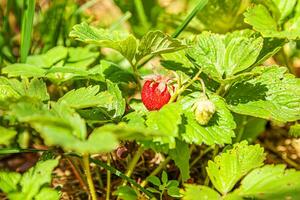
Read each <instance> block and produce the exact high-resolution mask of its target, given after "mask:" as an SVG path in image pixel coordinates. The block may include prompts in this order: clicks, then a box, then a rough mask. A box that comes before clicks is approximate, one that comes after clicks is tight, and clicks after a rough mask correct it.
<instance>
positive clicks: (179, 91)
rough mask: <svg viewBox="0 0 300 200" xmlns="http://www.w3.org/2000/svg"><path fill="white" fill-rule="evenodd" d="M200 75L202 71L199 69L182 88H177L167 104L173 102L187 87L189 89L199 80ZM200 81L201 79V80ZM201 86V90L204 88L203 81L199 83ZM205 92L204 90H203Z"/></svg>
mask: <svg viewBox="0 0 300 200" xmlns="http://www.w3.org/2000/svg"><path fill="white" fill-rule="evenodd" d="M201 73H202V69H200V70H199V71H198V72H197V74H196V75H195V76H194V77H193V78H192V80H190V81H189V82H188V83H187V84H185V85H183V86H182V87H180V88H178V89H177V90H176V91H175V93H174V94H173V96H172V97H171V99H170V101H169V103H172V102H174V101H175V100H176V99H177V98H178V96H179V95H181V93H183V92H184V91H185V90H186V89H187V88H188V87H190V86H191V85H192V84H193V83H194V82H195V81H196V80H200V78H199V76H200V74H201ZM201 80H202V79H201ZM201 85H202V90H203V87H204V88H205V86H204V85H203V81H202V82H201ZM203 91H204V92H205V89H204V90H203Z"/></svg>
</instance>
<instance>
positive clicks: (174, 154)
mask: <svg viewBox="0 0 300 200" xmlns="http://www.w3.org/2000/svg"><path fill="white" fill-rule="evenodd" d="M169 155H170V157H171V159H172V160H174V162H175V165H176V166H177V167H178V168H179V169H180V174H181V177H182V181H183V182H185V181H186V180H187V179H189V178H190V162H189V161H190V151H189V145H188V144H187V143H185V142H182V141H180V140H176V148H175V149H171V150H170V151H169Z"/></svg>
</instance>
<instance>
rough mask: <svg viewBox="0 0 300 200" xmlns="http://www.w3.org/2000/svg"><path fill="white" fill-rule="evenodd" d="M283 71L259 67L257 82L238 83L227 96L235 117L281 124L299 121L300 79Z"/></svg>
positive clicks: (244, 81) (254, 71)
mask: <svg viewBox="0 0 300 200" xmlns="http://www.w3.org/2000/svg"><path fill="white" fill-rule="evenodd" d="M286 71H287V70H286V68H283V67H277V66H272V67H256V68H254V69H253V70H252V72H253V73H256V74H261V75H260V76H256V77H254V78H248V79H246V80H245V79H244V80H241V81H238V82H235V83H234V84H233V85H232V86H231V88H230V89H229V90H228V93H227V95H226V96H225V99H226V102H227V103H228V105H229V108H230V109H231V110H232V111H233V112H236V113H239V114H243V115H251V116H254V117H260V118H264V119H272V120H277V121H282V122H287V121H295V120H298V119H300V79H297V78H295V77H294V76H293V75H291V74H288V73H286Z"/></svg>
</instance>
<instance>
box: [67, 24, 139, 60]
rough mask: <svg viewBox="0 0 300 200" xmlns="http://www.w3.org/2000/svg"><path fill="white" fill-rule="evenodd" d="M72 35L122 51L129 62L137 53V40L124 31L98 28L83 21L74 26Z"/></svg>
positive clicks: (86, 41)
mask: <svg viewBox="0 0 300 200" xmlns="http://www.w3.org/2000/svg"><path fill="white" fill-rule="evenodd" d="M70 37H74V38H75V39H77V40H79V41H82V42H85V43H92V44H96V45H99V46H101V47H108V48H112V49H114V50H116V51H118V52H120V53H121V54H122V55H123V56H124V57H125V58H126V59H128V61H129V62H131V61H132V59H133V58H134V55H135V53H136V48H137V41H136V39H135V37H134V36H133V35H127V34H125V33H124V32H118V31H110V30H105V29H97V28H95V27H92V26H89V25H88V24H87V23H85V22H83V23H81V24H77V25H75V26H74V27H73V30H72V31H71V32H70Z"/></svg>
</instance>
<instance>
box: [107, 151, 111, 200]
mask: <svg viewBox="0 0 300 200" xmlns="http://www.w3.org/2000/svg"><path fill="white" fill-rule="evenodd" d="M107 165H108V166H110V155H109V154H107ZM106 171H107V178H106V200H109V198H110V187H111V172H110V171H109V170H106Z"/></svg>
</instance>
